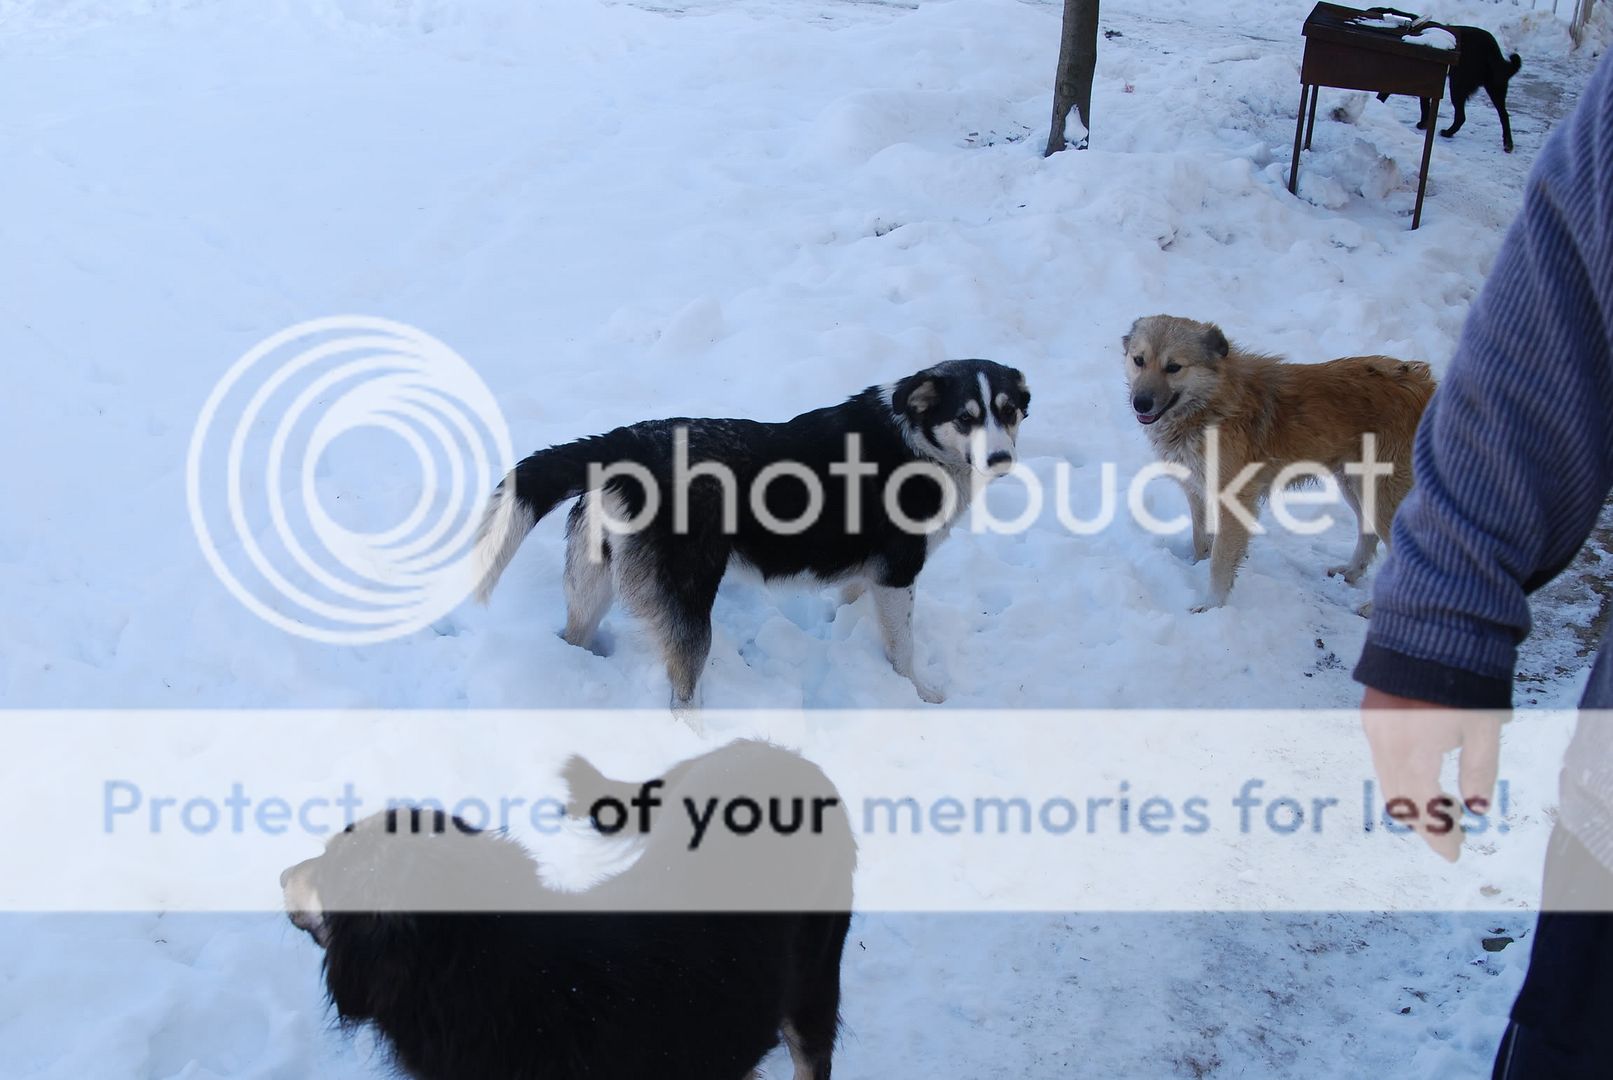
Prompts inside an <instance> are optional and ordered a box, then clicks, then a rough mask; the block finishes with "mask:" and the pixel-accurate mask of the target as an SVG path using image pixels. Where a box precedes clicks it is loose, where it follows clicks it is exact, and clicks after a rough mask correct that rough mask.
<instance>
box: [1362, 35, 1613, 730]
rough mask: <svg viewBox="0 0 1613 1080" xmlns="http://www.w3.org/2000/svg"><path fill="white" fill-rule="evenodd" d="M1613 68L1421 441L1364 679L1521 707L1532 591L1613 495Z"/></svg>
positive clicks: (1553, 143)
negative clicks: (1515, 698) (1515, 681)
mask: <svg viewBox="0 0 1613 1080" xmlns="http://www.w3.org/2000/svg"><path fill="white" fill-rule="evenodd" d="M1610 328H1613V62H1610V60H1609V59H1607V58H1604V59H1603V61H1602V63H1601V64H1600V66H1599V67H1598V69H1597V71H1596V73H1595V75H1594V76H1593V77H1592V79H1591V80H1590V82H1589V84H1588V85H1587V86H1586V88H1585V91H1584V93H1583V95H1582V97H1581V99H1580V103H1579V105H1578V107H1577V108H1576V109H1575V110H1574V112H1573V113H1572V114H1571V116H1569V117H1568V118H1567V119H1566V120H1564V121H1563V122H1562V124H1560V125H1559V127H1558V129H1557V130H1556V131H1555V132H1553V133H1552V135H1551V137H1550V139H1549V140H1548V141H1547V144H1546V147H1545V148H1544V149H1543V150H1542V151H1541V155H1540V158H1539V160H1538V161H1537V162H1536V164H1535V167H1534V170H1533V171H1532V173H1531V174H1530V179H1529V185H1528V190H1527V192H1526V194H1525V198H1524V205H1523V210H1522V212H1521V213H1520V214H1519V216H1518V218H1517V220H1516V221H1514V222H1513V225H1512V227H1511V229H1510V230H1509V231H1508V233H1507V236H1506V239H1505V240H1504V241H1503V244H1502V247H1501V252H1500V255H1499V256H1498V258H1497V260H1496V264H1495V267H1494V269H1493V271H1492V273H1491V274H1490V278H1489V281H1488V282H1487V283H1486V285H1485V287H1484V290H1483V291H1482V293H1481V294H1480V296H1479V298H1478V299H1477V300H1476V301H1475V302H1474V304H1473V308H1472V311H1471V312H1470V313H1469V316H1468V319H1467V323H1466V325H1465V326H1464V327H1463V330H1462V337H1461V341H1460V343H1459V345H1458V347H1457V352H1456V356H1455V358H1454V359H1453V360H1452V362H1451V365H1450V368H1449V370H1448V372H1447V373H1446V375H1445V378H1444V379H1443V380H1442V382H1441V383H1440V386H1439V389H1438V390H1437V391H1436V392H1435V394H1434V397H1433V400H1432V401H1431V402H1430V403H1429V406H1428V409H1427V411H1426V412H1425V414H1424V416H1423V421H1422V424H1421V426H1420V427H1419V428H1418V431H1417V441H1416V448H1415V452H1414V457H1413V463H1414V464H1413V468H1414V472H1415V481H1416V483H1415V486H1414V488H1413V489H1412V492H1411V494H1410V495H1409V496H1408V497H1407V499H1406V501H1405V502H1404V503H1402V504H1401V508H1400V511H1399V513H1398V514H1396V516H1395V520H1394V525H1393V529H1392V544H1391V554H1390V557H1389V559H1388V560H1387V562H1386V563H1385V565H1384V566H1383V568H1382V570H1381V572H1380V573H1379V575H1378V580H1377V585H1376V588H1375V590H1374V593H1373V612H1372V625H1371V629H1370V630H1369V631H1368V634H1367V642H1366V646H1365V648H1364V650H1363V651H1362V654H1361V660H1360V663H1359V664H1358V665H1357V666H1356V669H1355V677H1356V679H1357V680H1359V681H1360V682H1363V683H1365V684H1367V685H1368V686H1372V687H1375V688H1377V689H1379V690H1383V691H1385V692H1387V693H1392V694H1398V695H1401V696H1404V697H1411V698H1418V699H1421V700H1425V701H1433V702H1436V703H1438V704H1442V705H1450V706H1456V707H1470V708H1506V707H1508V706H1510V704H1511V701H1512V675H1513V669H1514V667H1515V665H1516V661H1517V646H1518V642H1519V641H1520V640H1522V639H1523V637H1524V636H1525V635H1526V634H1527V633H1528V632H1529V606H1528V603H1527V601H1526V599H1525V598H1526V596H1527V594H1528V593H1529V592H1531V591H1533V590H1534V589H1536V588H1539V587H1540V586H1541V585H1543V584H1545V583H1546V582H1547V581H1549V580H1551V578H1553V577H1555V576H1556V575H1557V574H1558V573H1559V572H1560V571H1561V570H1562V569H1563V568H1564V567H1565V566H1567V565H1568V563H1569V562H1570V561H1571V560H1572V559H1573V557H1574V555H1575V553H1576V552H1578V550H1579V548H1580V546H1581V545H1582V544H1583V543H1584V541H1585V539H1586V537H1587V536H1588V535H1589V533H1590V531H1591V529H1592V528H1593V527H1594V525H1595V523H1596V519H1597V515H1598V513H1599V511H1600V509H1601V506H1602V503H1603V501H1604V500H1605V498H1606V497H1607V493H1608V488H1609V485H1610V483H1613V336H1610Z"/></svg>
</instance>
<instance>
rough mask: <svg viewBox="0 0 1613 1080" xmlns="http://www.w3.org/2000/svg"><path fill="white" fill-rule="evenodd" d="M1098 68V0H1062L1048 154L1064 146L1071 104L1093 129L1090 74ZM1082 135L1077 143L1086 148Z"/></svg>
mask: <svg viewBox="0 0 1613 1080" xmlns="http://www.w3.org/2000/svg"><path fill="white" fill-rule="evenodd" d="M1097 68H1098V0H1064V36H1063V37H1062V38H1061V39H1060V41H1059V68H1058V71H1057V72H1055V73H1054V75H1053V127H1052V130H1051V131H1049V132H1048V133H1047V149H1046V150H1045V151H1043V153H1042V156H1043V157H1047V156H1049V155H1052V154H1056V153H1058V152H1059V151H1060V150H1063V149H1064V148H1065V145H1066V144H1065V142H1064V123H1065V120H1066V119H1067V118H1068V117H1069V115H1070V110H1071V109H1072V108H1073V109H1075V110H1076V112H1077V113H1079V114H1080V117H1081V126H1082V127H1083V128H1085V129H1086V130H1087V131H1091V130H1092V75H1093V73H1094V72H1095V71H1097ZM1086 146H1087V140H1086V138H1085V137H1083V138H1082V139H1081V141H1080V142H1079V143H1078V144H1077V145H1076V149H1077V150H1085V149H1086Z"/></svg>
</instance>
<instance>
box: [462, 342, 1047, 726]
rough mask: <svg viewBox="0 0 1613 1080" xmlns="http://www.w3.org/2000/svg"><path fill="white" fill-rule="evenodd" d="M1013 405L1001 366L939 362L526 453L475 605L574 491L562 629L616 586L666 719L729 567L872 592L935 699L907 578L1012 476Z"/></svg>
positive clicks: (1009, 378) (1014, 382)
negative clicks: (981, 495)
mask: <svg viewBox="0 0 1613 1080" xmlns="http://www.w3.org/2000/svg"><path fill="white" fill-rule="evenodd" d="M1029 406H1030V392H1029V390H1028V389H1027V388H1026V384H1025V377H1024V376H1023V375H1021V374H1020V373H1019V372H1018V371H1016V370H1015V369H1013V368H1010V367H1005V366H1003V365H1001V364H996V363H993V362H991V361H989V360H951V361H948V362H946V363H943V364H938V365H936V366H935V367H932V368H929V369H927V370H924V371H920V372H918V373H917V374H914V375H910V376H908V377H907V378H905V379H902V380H901V381H899V382H897V383H894V384H891V385H886V386H873V387H869V388H868V389H867V390H864V391H863V392H862V393H860V394H858V395H856V396H855V397H853V398H851V399H850V400H849V401H846V402H845V403H844V404H841V405H835V406H831V407H829V408H823V409H816V410H814V411H812V412H808V413H803V414H801V415H800V416H797V417H796V418H795V419H793V420H787V421H784V422H782V423H758V422H756V421H753V420H697V419H681V418H680V419H672V420H652V421H646V422H644V423H639V424H633V425H631V426H628V427H622V428H617V429H616V430H615V431H612V432H609V433H607V434H604V435H597V436H594V437H592V438H587V439H579V440H578V441H576V442H571V443H566V444H564V445H562V446H556V447H552V448H550V449H548V450H541V451H539V452H538V453H536V454H533V455H532V456H531V457H528V458H526V459H525V460H523V461H522V462H520V464H518V465H516V467H515V468H514V469H513V470H511V472H510V474H509V475H508V476H506V477H505V478H504V480H503V482H502V483H500V485H499V487H498V490H497V491H495V492H494V495H493V499H492V502H491V505H490V506H489V507H488V510H487V514H486V517H485V518H484V519H483V521H482V526H481V530H480V532H479V534H478V536H477V541H476V554H477V557H478V566H479V570H480V575H479V585H478V587H477V596H478V598H479V599H481V600H483V601H485V600H486V599H487V597H488V595H489V594H490V593H491V592H492V589H493V586H494V585H495V584H496V583H497V582H498V578H499V575H500V574H501V573H503V571H504V568H505V567H506V566H508V565H509V562H510V559H511V558H513V557H514V555H515V551H516V548H517V547H519V546H520V543H521V541H522V539H523V538H525V536H526V535H527V533H528V532H530V531H531V529H532V527H533V526H534V525H535V524H536V523H537V521H538V519H539V518H541V517H543V516H544V515H545V514H547V513H549V511H551V510H552V509H554V507H555V506H556V505H558V504H559V503H560V502H562V501H564V500H566V499H570V498H574V497H576V496H579V495H580V496H583V498H582V499H580V500H579V501H578V502H577V504H576V505H575V506H574V507H573V508H572V511H571V516H570V519H569V520H568V522H567V526H566V539H567V546H566V570H565V594H566V609H567V610H566V629H565V632H564V635H563V636H564V637H565V640H566V641H568V642H570V643H571V644H573V645H577V646H581V647H584V648H586V647H588V646H589V645H590V643H591V642H592V640H593V638H594V634H595V632H596V631H597V630H598V628H599V623H600V620H601V619H602V618H604V615H605V612H606V610H607V609H608V608H609V607H610V605H611V602H612V599H613V598H614V596H615V595H616V594H617V593H620V594H621V596H622V598H623V599H624V600H625V601H626V603H627V605H628V607H629V608H630V609H631V610H632V611H633V613H634V614H635V615H637V616H639V617H640V618H641V619H643V620H644V621H645V622H647V623H648V624H649V625H650V627H651V628H652V629H653V630H654V632H655V633H656V635H657V636H658V637H659V639H660V644H661V649H662V652H663V654H664V656H665V660H666V666H667V674H668V676H669V677H670V678H671V681H672V704H673V708H674V709H683V708H687V707H689V706H690V705H691V704H692V703H693V699H694V693H695V686H696V683H697V682H698V680H699V678H700V672H701V670H702V669H703V668H704V667H705V663H706V657H707V654H708V653H709V652H710V649H711V608H712V602H713V601H714V599H715V598H716V595H717V585H718V583H719V582H720V581H721V580H722V577H723V574H724V572H725V571H726V570H727V568H728V564H729V561H730V560H731V559H734V560H739V561H740V562H742V563H744V564H747V565H749V566H750V567H753V568H754V569H756V570H758V571H760V572H761V574H762V576H763V577H765V578H781V577H791V576H807V577H810V578H814V579H816V580H818V581H821V582H835V581H840V582H846V583H847V584H848V588H847V594H846V595H847V597H848V598H855V596H856V595H857V594H858V593H860V592H861V587H862V585H864V584H866V585H870V586H872V591H873V594H874V606H875V611H876V612H877V614H878V618H879V626H880V631H881V634H882V636H883V638H884V643H885V650H886V653H887V655H888V656H889V658H890V661H891V664H892V666H893V667H894V668H895V669H896V671H897V673H899V674H901V675H903V676H905V677H907V678H909V679H912V680H913V685H914V687H915V688H916V689H917V690H918V693H919V696H920V697H922V698H923V699H924V700H926V701H930V702H938V701H941V700H942V697H943V695H942V694H941V693H940V692H938V691H937V690H934V689H932V688H931V687H929V686H927V685H925V684H924V682H923V681H921V680H920V679H919V678H918V677H917V675H916V673H915V671H914V667H913V582H914V579H916V578H917V577H918V574H919V571H920V570H921V569H923V567H924V561H925V559H926V557H927V556H928V554H929V552H930V550H931V549H932V548H933V547H934V545H935V544H936V543H937V542H938V541H939V540H940V538H941V537H942V536H944V535H945V533H946V530H947V528H948V527H949V526H950V525H951V524H952V522H953V521H955V520H956V519H957V517H958V516H959V515H960V514H961V513H962V512H963V511H964V510H965V509H967V507H968V504H969V502H970V501H971V499H972V498H973V496H974V495H975V494H976V493H977V491H978V490H979V488H981V487H982V486H983V485H984V484H985V483H986V482H987V481H989V480H990V479H992V478H993V477H995V476H1000V475H1003V474H1005V473H1007V472H1008V471H1009V470H1010V469H1012V467H1013V464H1014V446H1015V440H1016V438H1017V436H1018V432H1019V424H1020V421H1022V420H1023V419H1024V418H1025V415H1026V410H1027V409H1028V407H1029ZM628 526H630V527H628Z"/></svg>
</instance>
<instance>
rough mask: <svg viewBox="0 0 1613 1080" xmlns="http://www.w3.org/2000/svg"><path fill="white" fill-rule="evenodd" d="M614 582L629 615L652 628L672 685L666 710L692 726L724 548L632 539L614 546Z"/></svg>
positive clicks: (703, 542) (672, 539)
mask: <svg viewBox="0 0 1613 1080" xmlns="http://www.w3.org/2000/svg"><path fill="white" fill-rule="evenodd" d="M616 557H617V559H618V560H620V564H619V569H618V572H617V584H618V586H619V587H620V588H621V591H622V599H623V600H625V601H626V602H627V605H628V607H629V608H630V609H632V611H633V614H635V615H637V616H638V617H639V618H641V619H643V620H644V621H645V622H646V623H648V624H649V625H650V626H651V627H652V628H653V629H654V630H655V634H656V637H657V638H658V639H659V642H660V645H661V655H662V658H663V659H664V660H665V662H666V672H667V678H668V679H669V680H670V681H671V683H672V709H673V711H674V712H675V713H677V714H678V715H679V717H680V718H681V719H684V720H687V721H688V722H689V724H690V726H691V727H698V724H697V723H696V722H695V717H694V716H693V715H692V711H693V710H694V709H695V708H696V702H695V686H696V684H697V683H698V682H699V681H700V673H701V672H702V671H703V670H705V666H706V658H707V657H708V656H709V655H710V654H711V608H712V604H713V603H714V602H715V601H716V599H717V585H718V584H719V583H720V582H721V581H722V576H723V571H724V570H725V569H726V568H727V566H728V549H727V548H726V547H725V546H722V545H720V544H716V543H715V542H714V541H712V539H711V538H709V537H707V538H701V539H697V540H691V539H690V538H686V537H681V536H661V535H659V534H658V535H656V536H654V537H634V538H633V542H632V543H631V544H630V545H621V546H619V547H618V550H617V554H616Z"/></svg>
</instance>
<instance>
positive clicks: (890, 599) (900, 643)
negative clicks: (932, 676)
mask: <svg viewBox="0 0 1613 1080" xmlns="http://www.w3.org/2000/svg"><path fill="white" fill-rule="evenodd" d="M874 613H875V614H876V615H878V616H879V633H880V636H881V637H882V638H884V640H885V655H886V657H887V658H889V660H890V662H891V667H893V668H895V669H896V674H898V675H901V676H904V677H906V678H908V679H911V680H912V681H913V689H915V690H917V691H918V695H919V697H921V698H923V699H924V700H925V701H928V702H929V703H930V704H932V705H938V704H940V703H941V702H943V701H945V700H946V695H945V694H943V693H941V692H940V691H939V690H936V689H934V688H932V687H930V686H927V685H925V684H924V683H923V682H922V681H920V679H919V677H918V675H917V674H915V673H914V671H913V586H911V585H907V586H905V587H904V586H892V585H877V584H876V585H875V586H874Z"/></svg>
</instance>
